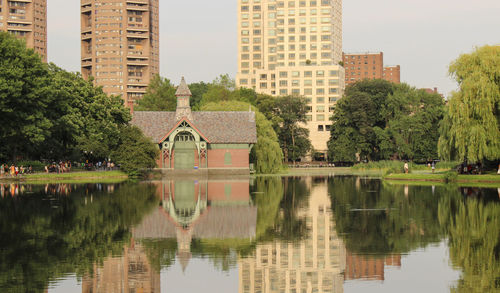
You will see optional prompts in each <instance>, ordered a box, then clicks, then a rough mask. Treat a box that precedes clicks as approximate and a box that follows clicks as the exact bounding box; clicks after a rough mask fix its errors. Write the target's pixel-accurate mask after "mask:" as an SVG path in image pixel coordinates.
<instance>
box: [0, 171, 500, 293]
mask: <svg viewBox="0 0 500 293" xmlns="http://www.w3.org/2000/svg"><path fill="white" fill-rule="evenodd" d="M0 196H1V197H0V218H1V219H0V292H83V293H97V292H106V293H108V292H126V293H131V292H137V293H139V292H169V293H171V292H201V291H203V292H241V293H243V292H262V293H265V292H295V293H301V292H335V293H340V292H346V293H347V292H498V291H499V290H500V261H499V254H500V236H499V235H500V230H499V227H500V201H499V196H500V190H497V189H479V188H459V187H456V186H455V187H451V186H405V185H389V184H386V183H383V182H382V181H380V180H375V179H367V178H360V177H352V176H335V177H334V176H325V177H294V178H291V177H290V178H279V177H272V178H257V179H255V178H239V179H231V180H215V179H214V180H204V179H197V180H194V179H193V180H177V181H173V180H164V181H159V182H151V183H125V184H117V185H110V184H87V185H65V184H60V185H47V186H45V185H43V186H42V185H38V186H34V185H0Z"/></svg>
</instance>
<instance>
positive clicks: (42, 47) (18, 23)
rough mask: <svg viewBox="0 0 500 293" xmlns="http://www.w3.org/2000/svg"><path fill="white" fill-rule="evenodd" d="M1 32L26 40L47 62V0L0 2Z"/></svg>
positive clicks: (29, 46) (2, 0)
mask: <svg viewBox="0 0 500 293" xmlns="http://www.w3.org/2000/svg"><path fill="white" fill-rule="evenodd" d="M0 30H2V31H8V32H10V33H11V34H13V35H15V36H18V37H20V38H23V39H25V40H26V46H27V47H28V48H33V49H34V50H35V52H37V53H38V54H40V56H41V57H42V60H43V61H44V62H47V0H9V1H7V0H0Z"/></svg>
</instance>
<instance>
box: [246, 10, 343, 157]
mask: <svg viewBox="0 0 500 293" xmlns="http://www.w3.org/2000/svg"><path fill="white" fill-rule="evenodd" d="M341 60H342V1H341V0H317V1H316V0H307V1H299V0H297V1H276V0H238V73H237V76H236V84H237V85H238V86H239V87H248V88H253V89H255V90H256V91H257V92H259V93H265V94H269V95H273V96H283V95H302V96H304V97H306V99H307V102H308V107H309V110H310V112H309V114H308V116H307V117H308V123H307V128H308V129H309V131H310V138H311V141H312V144H313V147H314V149H315V150H316V151H318V152H321V153H323V154H325V155H326V152H327V145H326V143H327V141H328V139H329V138H330V132H329V131H328V130H329V129H330V126H331V121H330V117H331V116H332V114H333V108H334V105H335V103H336V101H337V100H338V99H339V98H340V97H342V94H343V88H344V69H343V67H342V66H340V65H339V62H340V61H341Z"/></svg>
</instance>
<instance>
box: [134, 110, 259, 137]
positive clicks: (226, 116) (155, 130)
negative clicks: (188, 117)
mask: <svg viewBox="0 0 500 293" xmlns="http://www.w3.org/2000/svg"><path fill="white" fill-rule="evenodd" d="M192 114H193V120H192V121H190V122H191V124H192V125H193V126H195V127H196V129H197V130H199V131H200V132H201V133H202V134H203V135H204V136H205V137H206V138H207V139H208V140H209V141H210V143H227V144H234V143H248V144H254V143H257V127H256V125H255V113H254V112H193V113H192ZM131 123H132V125H135V126H137V127H139V128H140V129H141V130H142V131H143V132H144V134H145V135H146V136H148V137H151V138H152V139H153V140H154V141H155V142H157V143H160V142H161V140H162V139H163V138H164V137H165V135H167V134H168V133H169V132H170V131H171V130H172V129H173V128H174V127H175V126H176V125H177V123H179V121H177V120H176V119H175V112H160V111H135V112H134V114H133V118H132V121H131Z"/></svg>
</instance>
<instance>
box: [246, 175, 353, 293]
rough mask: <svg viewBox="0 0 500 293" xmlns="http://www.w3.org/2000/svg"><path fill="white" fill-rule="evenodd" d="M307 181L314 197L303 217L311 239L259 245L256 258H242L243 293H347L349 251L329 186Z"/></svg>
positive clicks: (302, 213)
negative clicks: (337, 226) (337, 225)
mask: <svg viewBox="0 0 500 293" xmlns="http://www.w3.org/2000/svg"><path fill="white" fill-rule="evenodd" d="M305 180H307V181H308V182H307V183H308V185H309V186H310V188H311V195H310V197H309V205H308V207H304V208H301V210H300V211H299V214H300V215H299V216H301V217H302V218H303V219H304V220H305V221H306V225H307V228H308V229H307V230H308V235H307V236H306V237H305V238H304V240H301V241H294V242H289V241H284V240H273V241H270V242H268V243H259V244H257V246H256V248H255V252H254V254H253V255H251V256H250V257H245V258H240V259H239V261H238V268H239V290H238V292H239V293H255V292H262V293H272V292H322V293H342V292H344V287H343V283H344V276H343V272H344V270H345V268H346V249H345V246H344V243H343V241H342V239H341V238H340V237H339V236H338V235H337V232H336V230H335V221H334V215H333V213H332V210H331V200H330V198H329V197H328V187H327V183H326V181H323V182H321V183H318V182H314V183H313V182H312V179H311V178H309V179H305ZM311 185H312V186H311Z"/></svg>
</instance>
